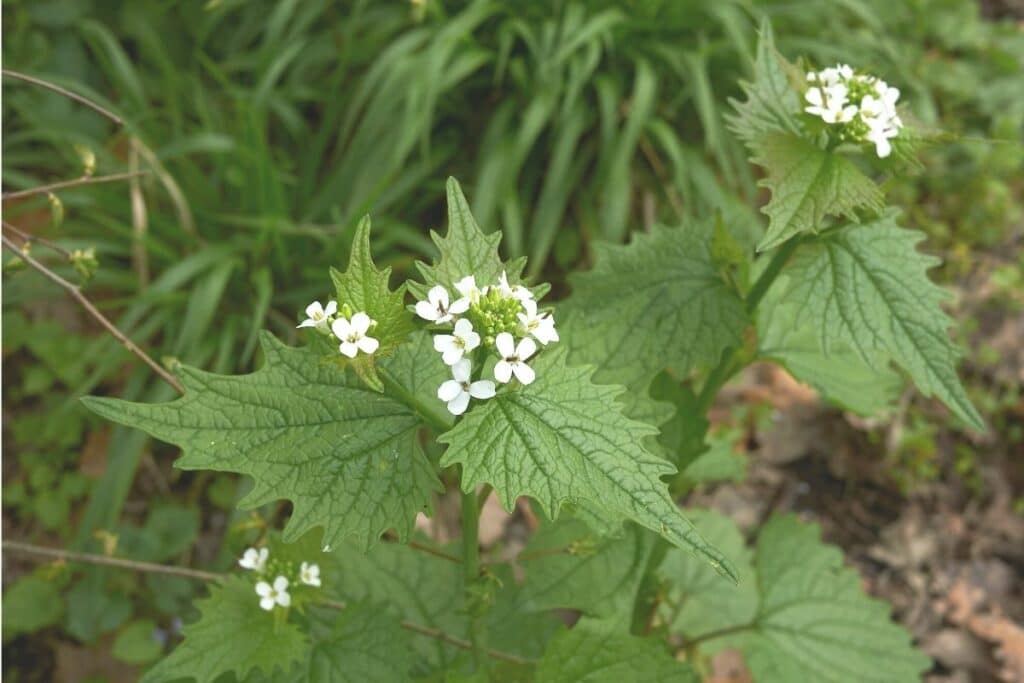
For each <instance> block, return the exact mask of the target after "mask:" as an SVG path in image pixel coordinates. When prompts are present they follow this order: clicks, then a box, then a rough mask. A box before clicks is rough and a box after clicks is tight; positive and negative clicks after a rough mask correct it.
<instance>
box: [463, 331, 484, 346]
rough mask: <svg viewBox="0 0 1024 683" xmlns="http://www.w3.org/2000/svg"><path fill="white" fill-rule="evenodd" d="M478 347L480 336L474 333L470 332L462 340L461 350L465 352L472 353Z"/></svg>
mask: <svg viewBox="0 0 1024 683" xmlns="http://www.w3.org/2000/svg"><path fill="white" fill-rule="evenodd" d="M478 346H480V335H479V334H477V333H476V332H470V333H469V334H467V335H465V336H464V337H463V338H462V348H463V349H464V350H465V351H472V350H473V349H475V348H476V347H478Z"/></svg>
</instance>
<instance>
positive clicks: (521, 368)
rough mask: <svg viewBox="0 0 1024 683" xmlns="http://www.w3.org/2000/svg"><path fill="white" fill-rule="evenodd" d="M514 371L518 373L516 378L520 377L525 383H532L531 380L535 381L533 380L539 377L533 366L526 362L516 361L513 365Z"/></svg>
mask: <svg viewBox="0 0 1024 683" xmlns="http://www.w3.org/2000/svg"><path fill="white" fill-rule="evenodd" d="M512 372H514V373H516V379H518V380H519V381H520V382H522V383H523V384H530V383H531V382H533V380H535V379H536V378H537V375H536V373H534V371H533V368H531V367H530V366H529V365H527V364H526V363H515V364H514V365H513V366H512Z"/></svg>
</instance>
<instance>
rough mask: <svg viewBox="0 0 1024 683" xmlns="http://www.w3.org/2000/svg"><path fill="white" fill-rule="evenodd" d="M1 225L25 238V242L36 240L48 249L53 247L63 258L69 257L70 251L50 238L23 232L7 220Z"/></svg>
mask: <svg viewBox="0 0 1024 683" xmlns="http://www.w3.org/2000/svg"><path fill="white" fill-rule="evenodd" d="M3 226H4V228H6V229H8V230H10V231H11V232H13V233H14V234H15V235H17V236H18V237H20V238H21V239H23V240H25V241H26V242H38V243H39V244H41V245H43V246H44V247H47V248H48V249H53V250H54V251H55V252H57V253H58V254H60V255H61V256H63V257H64V258H67V259H70V258H71V252H70V251H68V250H67V249H65V248H64V247H62V246H60V245H59V244H57V243H56V242H51V241H50V240H48V239H45V238H43V237H39V236H37V235H33V234H31V233H28V232H25V231H24V230H22V229H21V228H19V227H18V226H16V225H13V224H11V223H8V222H7V221H3Z"/></svg>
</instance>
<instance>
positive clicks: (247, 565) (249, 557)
mask: <svg viewBox="0 0 1024 683" xmlns="http://www.w3.org/2000/svg"><path fill="white" fill-rule="evenodd" d="M269 554H270V551H269V550H268V549H266V548H260V549H259V550H257V549H256V548H247V549H246V551H245V552H244V553H243V554H242V559H240V560H239V561H238V566H240V567H242V568H243V569H252V570H253V571H257V572H261V571H263V567H264V566H266V564H267V556H268V555H269Z"/></svg>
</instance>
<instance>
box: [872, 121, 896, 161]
mask: <svg viewBox="0 0 1024 683" xmlns="http://www.w3.org/2000/svg"><path fill="white" fill-rule="evenodd" d="M899 133H900V131H899V129H897V128H872V129H870V130H869V131H868V134H867V135H866V136H865V139H866V140H867V141H868V142H870V143H871V144H873V145H874V146H875V153H876V154H878V158H879V159H884V158H886V157H887V156H889V155H890V154H892V143H890V142H889V140H890V139H891V138H894V137H896V136H897V135H899Z"/></svg>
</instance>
